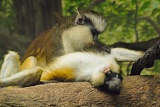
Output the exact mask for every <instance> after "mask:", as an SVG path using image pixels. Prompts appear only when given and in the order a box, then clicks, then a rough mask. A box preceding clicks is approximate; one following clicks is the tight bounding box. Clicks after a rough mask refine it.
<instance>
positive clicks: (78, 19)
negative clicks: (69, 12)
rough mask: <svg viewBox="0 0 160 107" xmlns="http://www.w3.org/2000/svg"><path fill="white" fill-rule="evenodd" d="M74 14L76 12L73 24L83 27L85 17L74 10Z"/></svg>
mask: <svg viewBox="0 0 160 107" xmlns="http://www.w3.org/2000/svg"><path fill="white" fill-rule="evenodd" d="M76 12H77V16H76V18H75V24H78V25H84V24H85V17H84V16H82V15H81V14H80V13H79V11H78V9H76Z"/></svg>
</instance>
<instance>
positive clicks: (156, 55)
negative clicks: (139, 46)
mask: <svg viewBox="0 0 160 107" xmlns="http://www.w3.org/2000/svg"><path fill="white" fill-rule="evenodd" d="M156 59H160V41H158V42H157V43H156V44H155V45H154V46H152V47H151V48H149V49H148V50H147V51H146V52H145V53H144V56H143V57H142V58H139V59H138V60H137V61H136V62H135V63H134V64H133V66H132V70H131V73H130V75H140V73H141V71H142V70H143V69H144V68H150V67H152V66H153V65H154V61H155V60H156Z"/></svg>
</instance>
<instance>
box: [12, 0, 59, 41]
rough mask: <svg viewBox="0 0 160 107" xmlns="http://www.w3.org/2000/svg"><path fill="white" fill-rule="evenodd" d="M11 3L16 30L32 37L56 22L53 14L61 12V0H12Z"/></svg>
mask: <svg viewBox="0 0 160 107" xmlns="http://www.w3.org/2000/svg"><path fill="white" fill-rule="evenodd" d="M13 4H14V8H15V10H16V12H17V13H16V23H17V26H16V28H17V31H18V32H19V33H20V34H23V35H27V36H30V37H31V38H32V39H33V38H35V36H36V35H37V34H39V33H40V32H42V31H44V30H46V29H47V28H49V27H51V26H53V25H54V24H55V23H57V20H58V19H57V18H56V16H55V15H57V14H60V15H61V14H62V7H61V0H13Z"/></svg>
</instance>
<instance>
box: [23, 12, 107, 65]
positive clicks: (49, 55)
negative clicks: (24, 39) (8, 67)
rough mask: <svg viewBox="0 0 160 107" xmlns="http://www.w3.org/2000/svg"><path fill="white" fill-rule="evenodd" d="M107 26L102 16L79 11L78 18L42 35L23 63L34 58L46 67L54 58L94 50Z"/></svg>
mask: <svg viewBox="0 0 160 107" xmlns="http://www.w3.org/2000/svg"><path fill="white" fill-rule="evenodd" d="M106 26H107V23H106V21H105V19H104V18H103V17H102V16H101V15H99V14H97V13H95V12H93V11H89V10H86V11H83V12H78V11H77V16H75V17H71V18H69V19H68V20H66V21H63V22H62V23H60V24H57V25H55V26H54V27H52V28H51V29H49V30H48V31H46V32H43V33H42V34H40V35H39V36H38V37H37V38H36V39H35V40H34V41H33V42H32V43H31V45H30V46H29V48H28V49H27V51H26V54H25V55H24V58H23V61H24V60H26V59H27V58H28V57H29V56H34V57H36V59H37V63H38V65H39V66H41V67H45V66H46V65H47V64H48V63H49V62H50V61H52V60H53V59H54V57H57V56H62V55H64V54H68V53H72V52H77V51H83V50H86V49H88V48H92V47H94V45H95V44H96V42H97V41H98V34H100V33H103V31H104V30H105V29H106ZM23 61H22V62H23Z"/></svg>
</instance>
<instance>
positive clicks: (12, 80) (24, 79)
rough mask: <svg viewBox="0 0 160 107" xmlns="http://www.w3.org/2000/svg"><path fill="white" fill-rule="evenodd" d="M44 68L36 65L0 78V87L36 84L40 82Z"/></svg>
mask: <svg viewBox="0 0 160 107" xmlns="http://www.w3.org/2000/svg"><path fill="white" fill-rule="evenodd" d="M42 72H43V69H42V68H41V67H38V66H37V67H34V68H30V69H26V70H23V71H21V72H19V73H16V74H15V75H12V76H10V77H8V78H5V79H1V80H0V87H6V86H20V87H26V86H31V85H36V84H38V83H39V81H40V78H41V75H42Z"/></svg>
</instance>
